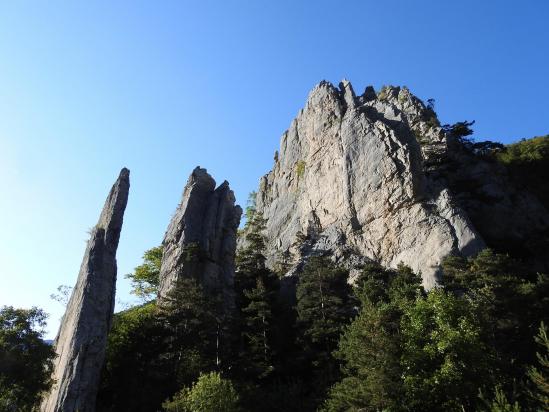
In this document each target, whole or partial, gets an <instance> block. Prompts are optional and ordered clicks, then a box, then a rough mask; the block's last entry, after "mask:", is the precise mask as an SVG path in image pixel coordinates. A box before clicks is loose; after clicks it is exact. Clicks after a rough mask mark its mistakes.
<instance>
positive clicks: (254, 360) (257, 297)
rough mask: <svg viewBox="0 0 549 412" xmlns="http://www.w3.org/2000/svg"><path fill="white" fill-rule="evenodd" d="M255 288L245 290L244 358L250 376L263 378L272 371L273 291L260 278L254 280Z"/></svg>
mask: <svg viewBox="0 0 549 412" xmlns="http://www.w3.org/2000/svg"><path fill="white" fill-rule="evenodd" d="M256 282H257V283H256V287H255V288H253V289H251V290H245V291H244V294H245V296H246V298H247V301H248V305H247V306H246V307H245V308H243V309H242V312H243V314H244V323H245V327H244V328H243V337H244V339H245V342H244V345H245V357H243V360H244V359H245V360H246V362H245V363H246V365H247V366H248V369H251V371H250V372H251V374H252V375H253V376H257V377H258V378H264V377H266V376H267V375H268V374H269V373H271V372H272V371H273V356H272V350H273V348H272V347H271V341H272V339H273V337H272V334H273V318H272V309H271V308H272V306H273V303H272V302H273V294H274V291H273V290H269V289H268V288H267V287H266V285H265V280H263V279H262V278H261V277H259V278H257V280H256Z"/></svg>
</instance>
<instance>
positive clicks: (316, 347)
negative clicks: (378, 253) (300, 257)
mask: <svg viewBox="0 0 549 412" xmlns="http://www.w3.org/2000/svg"><path fill="white" fill-rule="evenodd" d="M348 275H349V273H348V271H346V270H344V269H341V268H338V267H336V266H335V265H334V264H333V263H332V262H331V261H330V260H329V259H328V258H326V257H312V258H310V259H309V261H308V262H307V264H306V265H305V267H304V269H303V272H302V273H301V275H300V277H299V281H298V283H297V289H296V298H297V305H296V310H297V320H296V326H297V330H298V337H297V343H298V345H299V346H300V347H301V351H302V353H301V356H302V357H303V365H304V368H305V369H306V370H308V371H310V374H311V376H310V377H309V378H307V379H309V380H310V382H311V383H312V388H311V390H312V397H313V398H315V400H314V402H315V403H320V402H321V400H322V398H323V397H324V395H325V393H324V392H325V391H326V389H327V388H328V387H329V386H330V385H331V384H332V383H333V382H334V381H335V380H336V379H337V378H338V374H339V365H338V362H337V360H336V359H335V358H334V357H333V355H332V352H333V351H334V350H335V349H336V347H337V343H338V340H339V336H340V334H341V332H342V329H343V327H344V326H345V324H347V323H348V322H349V321H350V318H351V317H352V305H351V302H350V299H349V297H350V287H349V285H348V284H347V277H348Z"/></svg>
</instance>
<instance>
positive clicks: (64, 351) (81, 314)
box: [41, 168, 130, 412]
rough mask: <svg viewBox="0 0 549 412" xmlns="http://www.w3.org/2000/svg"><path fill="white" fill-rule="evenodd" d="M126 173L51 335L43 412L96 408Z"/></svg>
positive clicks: (111, 196)
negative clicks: (52, 350)
mask: <svg viewBox="0 0 549 412" xmlns="http://www.w3.org/2000/svg"><path fill="white" fill-rule="evenodd" d="M129 176H130V172H129V170H128V169H125V168H124V169H122V171H121V172H120V176H119V177H118V180H117V181H116V182H115V184H114V186H113V187H112V189H111V191H110V193H109V196H108V198H107V200H106V202H105V206H104V207H103V211H102V212H101V216H100V217H99V221H98V222H97V225H96V226H95V227H94V228H93V229H92V231H91V234H90V239H89V241H88V244H87V247H86V252H85V254H84V259H83V260H82V265H81V267H80V273H79V274H78V280H77V282H76V286H75V287H74V290H73V292H72V295H71V298H70V300H69V303H68V305H67V309H66V312H65V315H64V316H63V320H62V322H61V326H60V328H59V333H58V335H57V338H56V339H55V342H54V346H55V351H56V353H57V358H56V359H55V367H54V371H53V378H54V379H55V384H54V386H53V388H52V390H51V391H50V393H49V394H48V395H47V396H46V397H45V399H44V400H43V402H42V405H41V411H42V412H75V411H79V412H87V411H90V412H91V411H95V398H96V396H97V389H98V385H99V374H100V371H101V368H102V366H103V361H104V357H105V347H106V344H107V333H108V331H109V328H110V325H111V320H112V315H113V310H114V296H115V288H116V249H117V247H118V240H119V238H120V231H121V229H122V222H123V217H124V210H125V209H126V204H127V201H128V192H129V188H130V180H129Z"/></svg>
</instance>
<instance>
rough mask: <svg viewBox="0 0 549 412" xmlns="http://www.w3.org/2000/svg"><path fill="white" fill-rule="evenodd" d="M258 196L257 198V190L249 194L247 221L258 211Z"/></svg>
mask: <svg viewBox="0 0 549 412" xmlns="http://www.w3.org/2000/svg"><path fill="white" fill-rule="evenodd" d="M256 198H257V192H256V191H255V190H253V191H251V192H250V194H249V195H248V201H247V205H246V212H245V215H246V221H249V220H250V219H252V218H253V216H254V215H255V212H256V206H255V202H256Z"/></svg>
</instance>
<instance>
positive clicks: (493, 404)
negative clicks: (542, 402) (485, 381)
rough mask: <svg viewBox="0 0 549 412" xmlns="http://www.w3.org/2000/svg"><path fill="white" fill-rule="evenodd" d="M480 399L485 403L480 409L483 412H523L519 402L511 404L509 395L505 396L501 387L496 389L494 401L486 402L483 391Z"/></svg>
mask: <svg viewBox="0 0 549 412" xmlns="http://www.w3.org/2000/svg"><path fill="white" fill-rule="evenodd" d="M479 397H480V399H481V400H482V402H483V403H484V405H482V406H481V407H480V410H481V411H485V412H521V410H522V409H521V407H520V405H519V404H518V402H517V401H515V402H513V403H511V402H510V401H509V399H507V395H505V392H504V391H503V390H502V389H501V387H496V390H495V394H494V399H492V400H486V399H485V397H484V396H483V394H482V391H481V393H480V395H479Z"/></svg>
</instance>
